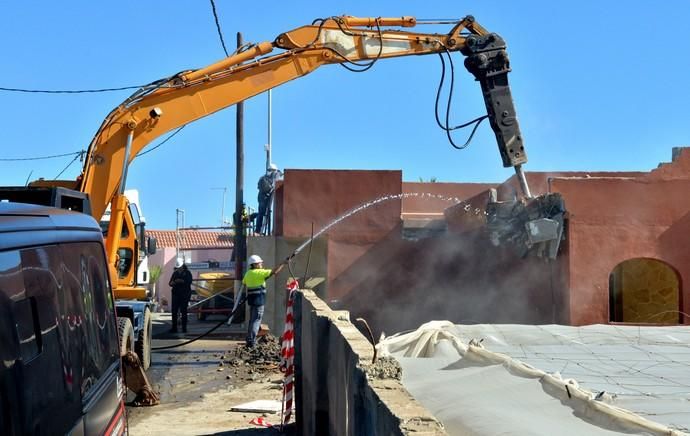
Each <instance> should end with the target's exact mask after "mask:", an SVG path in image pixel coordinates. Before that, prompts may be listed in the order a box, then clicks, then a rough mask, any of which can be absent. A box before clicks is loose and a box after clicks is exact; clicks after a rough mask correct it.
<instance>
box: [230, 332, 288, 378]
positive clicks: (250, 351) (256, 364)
mask: <svg viewBox="0 0 690 436" xmlns="http://www.w3.org/2000/svg"><path fill="white" fill-rule="evenodd" d="M224 359H225V364H227V365H230V366H232V367H235V368H237V367H240V366H247V365H248V366H250V369H249V371H248V372H249V373H250V374H253V373H256V372H265V371H269V370H275V368H276V367H277V366H278V364H279V363H280V343H279V342H278V339H277V338H276V337H275V336H273V335H271V334H270V333H269V334H266V335H264V336H259V337H258V338H257V340H256V345H254V346H253V347H251V348H249V347H246V346H245V345H243V344H239V345H237V346H235V348H233V349H231V350H230V351H229V352H228V353H227V354H226V355H225V356H224Z"/></svg>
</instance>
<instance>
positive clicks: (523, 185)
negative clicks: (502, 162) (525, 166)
mask: <svg viewBox="0 0 690 436" xmlns="http://www.w3.org/2000/svg"><path fill="white" fill-rule="evenodd" d="M515 174H516V175H517V179H518V182H520V188H521V189H522V193H523V194H524V195H525V198H532V193H531V192H529V185H527V178H526V177H525V172H524V171H522V165H515Z"/></svg>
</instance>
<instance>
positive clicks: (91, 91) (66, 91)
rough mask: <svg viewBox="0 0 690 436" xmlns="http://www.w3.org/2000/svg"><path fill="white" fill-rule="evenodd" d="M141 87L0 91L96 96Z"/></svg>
mask: <svg viewBox="0 0 690 436" xmlns="http://www.w3.org/2000/svg"><path fill="white" fill-rule="evenodd" d="M139 88H142V86H141V85H137V86H122V87H119V88H99V89H24V88H5V87H0V91H4V92H23V93H29V94H94V93H98V92H113V91H125V90H128V89H139Z"/></svg>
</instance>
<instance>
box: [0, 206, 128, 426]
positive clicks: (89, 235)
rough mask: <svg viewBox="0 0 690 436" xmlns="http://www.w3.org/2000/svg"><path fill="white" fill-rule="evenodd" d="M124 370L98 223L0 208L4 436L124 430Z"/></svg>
mask: <svg viewBox="0 0 690 436" xmlns="http://www.w3.org/2000/svg"><path fill="white" fill-rule="evenodd" d="M120 365H121V364H120V344H119V340H118V332H117V320H116V318H115V307H114V304H113V296H112V292H111V288H110V282H109V279H108V268H107V263H106V257H105V251H104V248H103V237H102V235H101V229H100V227H99V226H98V223H97V222H96V221H95V220H94V219H93V218H91V217H90V216H88V215H85V214H82V213H76V212H70V211H66V210H62V209H53V208H49V207H43V206H33V205H28V204H18V203H7V202H0V434H2V435H26V434H32V435H57V434H72V435H101V434H108V435H111V434H112V435H120V434H126V433H127V421H126V416H125V408H124V395H125V388H124V384H123V382H122V376H121V367H120Z"/></svg>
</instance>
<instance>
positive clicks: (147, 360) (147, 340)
mask: <svg viewBox="0 0 690 436" xmlns="http://www.w3.org/2000/svg"><path fill="white" fill-rule="evenodd" d="M152 334H153V319H152V318H151V311H150V310H149V309H148V308H147V309H145V310H144V328H142V329H141V334H140V335H139V339H137V342H136V344H135V345H134V351H136V353H137V356H139V360H140V361H141V366H142V368H144V371H146V370H147V369H149V367H150V366H151V335H152Z"/></svg>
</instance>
